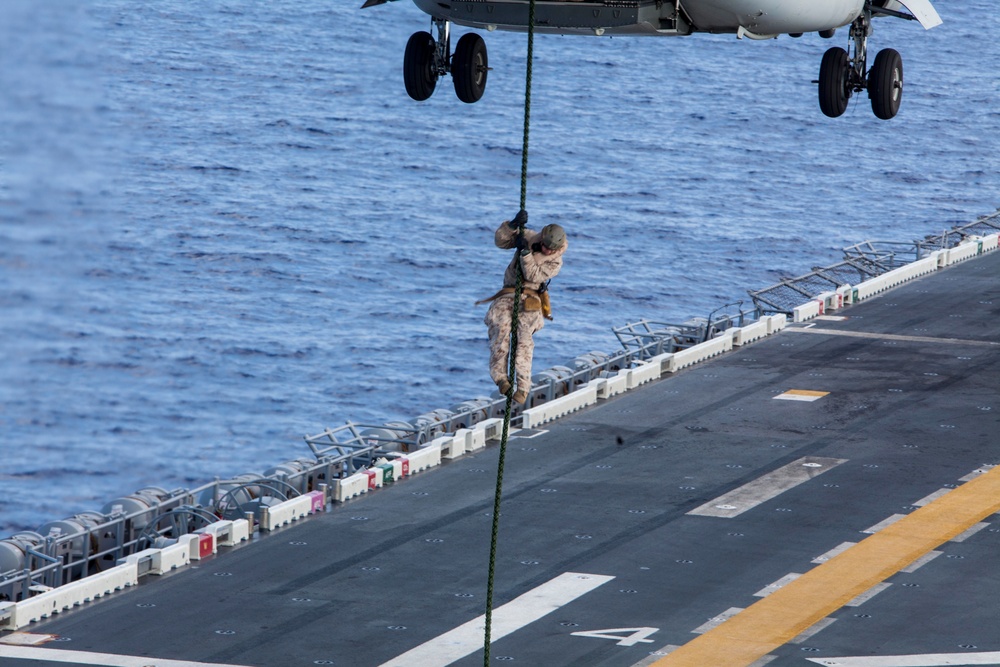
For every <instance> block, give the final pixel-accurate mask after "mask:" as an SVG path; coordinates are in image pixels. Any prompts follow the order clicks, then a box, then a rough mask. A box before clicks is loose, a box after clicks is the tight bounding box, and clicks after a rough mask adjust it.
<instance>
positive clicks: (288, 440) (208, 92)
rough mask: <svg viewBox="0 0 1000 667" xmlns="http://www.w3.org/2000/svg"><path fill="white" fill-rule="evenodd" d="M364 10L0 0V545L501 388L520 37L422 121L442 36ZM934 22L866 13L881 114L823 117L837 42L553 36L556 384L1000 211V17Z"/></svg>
mask: <svg viewBox="0 0 1000 667" xmlns="http://www.w3.org/2000/svg"><path fill="white" fill-rule="evenodd" d="M359 5H360V0H357V1H356V2H329V1H322V2H320V1H317V0H295V1H294V2H293V1H291V0H274V1H270V2H266V3H264V2H259V3H248V2H222V1H208V2H199V3H192V2H186V1H185V2H181V1H179V0H164V1H161V2H155V3H136V2H129V1H126V0H93V1H88V2H86V3H75V2H69V1H60V0H40V1H36V0H5V1H4V2H3V3H0V537H2V536H4V535H7V534H10V533H11V532H13V531H16V530H21V529H35V528H37V527H38V526H39V525H41V524H42V523H44V522H46V521H49V520H54V519H59V518H64V517H68V516H71V515H73V514H76V513H78V512H82V511H87V510H96V509H100V507H101V506H103V505H104V504H105V503H106V502H107V501H109V500H110V499H112V498H115V497H118V496H121V495H126V494H128V493H131V492H132V491H134V490H136V489H138V488H140V487H144V486H149V485H155V486H161V487H165V488H177V487H182V486H186V487H190V486H195V485H198V484H201V483H204V482H207V481H210V480H211V479H213V478H214V477H216V476H221V477H227V476H231V475H235V474H238V473H242V472H247V471H262V470H263V469H265V468H267V467H270V466H272V465H274V464H276V463H279V462H281V461H285V460H288V459H292V458H297V457H299V456H305V455H307V454H308V453H309V452H308V449H307V448H306V446H305V444H304V442H303V441H302V436H303V435H304V434H306V433H316V432H319V431H322V430H323V428H325V427H327V426H337V425H339V424H342V423H343V422H344V421H345V420H347V419H351V420H354V421H360V422H365V423H383V422H386V421H390V420H398V419H403V420H410V419H412V418H413V417H415V416H416V415H418V414H421V413H425V412H428V411H430V410H434V409H437V408H447V407H450V406H452V405H454V404H456V403H458V402H460V401H463V400H467V399H470V398H474V397H476V396H482V395H489V393H490V392H491V391H492V390H493V389H494V387H493V386H492V384H491V382H490V380H489V376H488V374H487V371H486V365H487V348H486V329H485V327H484V326H483V324H482V317H483V314H484V312H485V310H484V308H483V307H475V306H473V302H475V301H476V300H477V299H480V298H483V297H485V296H488V295H490V294H492V293H493V292H494V291H495V290H496V289H497V288H498V287H499V285H500V280H501V277H502V274H503V269H504V266H505V265H506V263H507V261H508V260H509V257H508V254H507V253H506V252H502V251H499V250H497V249H496V248H494V247H493V243H492V238H493V229H494V227H495V226H496V225H497V224H498V223H499V222H500V221H502V220H504V219H505V218H508V217H510V216H512V215H513V214H514V213H515V212H516V211H517V209H518V206H519V193H520V168H521V139H522V118H523V102H524V81H525V50H526V49H525V46H526V37H525V35H523V34H511V33H483V34H484V36H485V39H486V42H487V45H488V47H489V57H490V64H491V66H492V67H493V70H492V71H491V72H490V73H489V85H488V87H487V90H486V94H485V96H484V98H483V99H482V100H481V101H480V102H479V103H477V104H474V105H466V104H463V103H461V102H459V101H458V100H457V99H456V97H455V95H454V92H453V91H452V90H451V80H450V79H448V78H446V79H443V80H442V81H440V82H439V90H438V91H437V92H436V93H435V95H434V96H433V97H432V98H431V99H430V100H428V101H427V102H424V103H417V102H414V101H412V100H411V99H409V98H408V97H407V96H406V93H405V91H404V89H403V82H402V76H401V65H402V54H403V49H404V46H405V44H406V40H407V38H408V37H409V35H410V34H411V33H412V32H415V31H417V30H426V29H428V28H429V25H430V22H429V19H428V17H427V16H426V15H424V14H422V13H421V12H420V11H419V10H417V9H416V7H415V6H413V5H412V4H410V3H407V2H396V3H391V4H387V5H383V6H380V7H376V8H372V9H367V10H364V11H362V10H360V9H359V8H358V6H359ZM936 5H937V8H938V10H939V12H940V14H941V16H942V18H943V19H944V24H943V25H942V26H940V27H938V28H935V29H933V30H931V31H924V30H923V29H922V28H921V27H920V26H919V25H918V24H916V23H915V22H905V21H898V20H895V19H880V20H878V21H876V29H875V33H874V36H873V37H872V40H871V49H872V52H874V51H877V50H878V49H881V48H884V47H887V46H891V47H893V48H896V49H897V50H898V51H900V53H901V54H902V56H903V59H904V65H905V73H906V87H905V95H904V101H903V105H902V108H901V110H900V112H899V115H898V116H897V117H896V118H895V119H894V120H892V121H889V122H885V121H880V120H877V119H876V118H875V117H874V116H873V115H872V113H871V109H870V106H869V103H868V99H867V97H866V96H864V95H860V96H856V97H855V99H853V100H852V102H851V106H850V108H849V109H848V112H847V113H846V114H845V115H844V116H843V117H841V118H839V119H830V118H826V117H825V116H823V115H822V114H821V113H820V111H819V108H818V104H817V101H816V86H815V84H813V83H812V81H813V80H814V79H815V78H816V76H817V72H818V68H819V62H820V58H821V56H822V54H823V51H824V50H825V49H827V48H829V47H830V46H832V45H839V46H843V47H846V46H847V43H848V38H847V31H846V30H840V31H839V32H838V34H837V36H836V37H835V38H834V39H832V40H822V39H820V38H819V37H818V36H817V35H807V36H805V37H803V38H801V39H792V38H788V37H782V38H780V39H778V40H768V41H763V42H754V41H749V40H737V39H736V38H735V37H734V36H732V35H715V36H706V35H697V36H694V37H690V38H687V39H680V38H677V39H652V38H608V37H602V38H597V37H561V36H546V35H539V36H537V37H536V41H535V50H534V53H535V61H534V67H533V79H532V81H533V87H532V108H531V110H532V117H531V120H532V123H531V135H530V148H529V180H528V190H527V208H528V210H529V212H530V220H531V224H532V226H534V227H536V228H537V227H540V226H541V225H544V224H546V223H548V222H558V223H560V224H562V225H563V226H564V227H565V228H566V229H567V231H568V233H569V236H570V248H569V251H568V254H567V257H566V260H567V261H566V265H565V268H564V269H563V271H562V273H561V274H560V276H559V277H558V279H557V280H556V281H555V282H554V283H553V306H554V310H555V321H554V322H551V323H549V324H548V325H547V326H546V328H545V330H544V331H543V332H541V333H540V334H538V336H537V337H536V356H535V370H536V371H538V370H541V369H544V368H547V367H550V366H553V365H557V364H563V363H565V362H566V361H567V360H569V359H571V358H572V357H574V356H577V355H578V354H581V353H584V352H587V351H590V350H603V351H608V352H611V351H615V350H616V349H618V348H619V345H618V342H617V340H616V339H615V337H614V336H613V335H612V331H611V330H612V327H615V326H621V325H623V324H625V323H626V322H629V321H634V320H637V319H640V318H650V319H655V320H661V321H670V322H679V321H683V320H685V319H687V318H688V317H691V316H696V315H700V316H705V315H707V314H708V312H709V311H711V310H713V309H714V308H716V307H718V306H720V305H722V304H724V303H726V302H731V301H736V300H739V299H745V300H747V302H749V299H747V296H746V289H753V288H761V287H765V286H767V285H769V284H772V283H774V282H775V281H776V280H777V279H778V278H780V277H782V276H792V275H799V274H801V273H805V272H807V271H809V270H810V269H811V268H812V267H813V266H816V265H825V264H830V263H833V262H835V261H837V260H838V259H839V258H840V252H839V251H840V249H841V248H842V247H844V246H846V245H850V244H853V243H857V242H859V241H863V240H867V239H883V240H900V241H911V240H914V239H918V238H922V237H923V236H925V235H927V234H933V233H939V232H941V231H943V230H944V229H946V228H949V227H951V226H952V225H954V224H959V223H965V222H970V221H972V220H974V219H975V218H977V217H978V216H981V215H986V214H990V213H992V212H993V211H994V210H995V209H996V208H997V207H998V206H1000V169H998V167H1000V158H998V155H1000V69H998V67H997V63H998V62H1000V41H998V40H997V39H996V37H995V36H996V35H997V34H998V32H1000V15H998V14H997V12H996V8H995V6H994V4H993V3H992V2H989V1H988V0H970V1H969V2H948V1H944V0H941V1H939V2H937V3H936ZM464 32H466V29H464V28H460V27H459V28H456V29H455V34H454V35H453V40H457V37H458V35H460V34H462V33H464ZM453 43H454V41H453Z"/></svg>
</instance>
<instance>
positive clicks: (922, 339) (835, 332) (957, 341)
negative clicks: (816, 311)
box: [785, 327, 1000, 347]
mask: <svg viewBox="0 0 1000 667" xmlns="http://www.w3.org/2000/svg"><path fill="white" fill-rule="evenodd" d="M785 331H792V332H794V333H808V334H825V335H827V336H848V337H850V338H875V339H881V340H900V341H911V342H914V343H934V344H935V345H940V344H942V343H949V344H952V345H975V346H987V347H992V346H995V345H1000V343H997V342H996V341H992V340H965V339H962V338H937V337H934V336H901V335H899V334H883V333H869V332H867V331H842V330H840V329H820V328H816V327H812V328H809V329H806V328H804V327H803V328H799V327H795V328H788V329H785Z"/></svg>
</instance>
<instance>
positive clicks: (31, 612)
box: [0, 562, 139, 630]
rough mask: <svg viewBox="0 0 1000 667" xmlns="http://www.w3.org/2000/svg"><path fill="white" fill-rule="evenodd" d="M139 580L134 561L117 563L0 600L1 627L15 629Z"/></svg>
mask: <svg viewBox="0 0 1000 667" xmlns="http://www.w3.org/2000/svg"><path fill="white" fill-rule="evenodd" d="M138 583H139V570H138V566H137V563H136V562H131V563H124V564H122V565H117V566H115V567H113V568H111V569H110V570H105V571H104V572H101V573H99V574H92V575H90V576H89V577H84V578H83V579H80V580H79V581H73V582H70V583H68V584H64V585H62V586H60V587H58V588H53V589H51V590H49V591H46V592H44V593H39V594H38V595H35V596H34V597H30V598H28V599H27V600H21V601H20V602H0V619H3V620H0V630H18V629H20V628H23V627H24V626H26V625H28V624H30V623H34V622H35V621H40V620H41V619H43V618H48V617H49V616H51V615H52V614H58V613H59V612H61V611H65V610H67V609H72V608H73V607H77V606H79V605H81V604H84V603H85V602H90V601H91V600H95V599H97V598H99V597H103V596H105V595H108V594H110V593H114V592H115V591H120V590H122V589H123V588H127V587H129V586H135V585H136V584H138Z"/></svg>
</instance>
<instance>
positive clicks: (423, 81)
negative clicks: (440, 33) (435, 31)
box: [403, 32, 437, 102]
mask: <svg viewBox="0 0 1000 667" xmlns="http://www.w3.org/2000/svg"><path fill="white" fill-rule="evenodd" d="M434 49H435V44H434V37H432V36H431V34H430V33H429V32H415V33H413V34H412V35H410V41H408V42H407V43H406V52H405V53H404V54H403V83H404V84H406V93H407V94H408V95H409V96H410V97H412V98H413V99H415V100H416V101H418V102H423V101H424V100H426V99H427V98H429V97H430V96H431V95H432V94H433V93H434V87H435V86H436V85H437V72H435V71H434Z"/></svg>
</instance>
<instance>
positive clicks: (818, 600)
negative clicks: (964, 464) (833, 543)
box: [651, 466, 1000, 667]
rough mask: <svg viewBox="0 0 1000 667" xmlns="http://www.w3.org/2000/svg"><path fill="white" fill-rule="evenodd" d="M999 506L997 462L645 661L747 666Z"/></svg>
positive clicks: (671, 666) (680, 666)
mask: <svg viewBox="0 0 1000 667" xmlns="http://www.w3.org/2000/svg"><path fill="white" fill-rule="evenodd" d="M998 511H1000V466H997V467H995V468H993V469H992V470H990V471H989V472H987V473H985V474H983V475H981V476H980V477H977V478H975V479H973V480H972V481H969V482H966V483H965V484H963V485H962V486H960V487H958V488H957V489H954V490H952V491H951V492H950V493H947V494H945V495H944V496H941V497H940V498H938V499H936V500H934V501H933V502H931V503H929V504H927V505H925V506H923V507H921V508H919V509H917V510H915V511H914V512H913V513H912V514H909V515H907V516H906V517H904V518H903V519H900V520H899V521H897V522H896V523H894V524H892V525H890V526H887V527H886V528H884V529H883V530H881V531H879V532H877V533H875V534H874V535H872V536H871V537H868V538H866V539H864V540H862V541H861V542H858V543H857V544H856V545H854V546H853V547H851V548H850V549H848V550H846V551H844V552H842V553H840V554H838V555H836V556H834V557H833V558H831V559H830V560H828V561H827V562H825V563H823V564H822V565H818V566H817V567H815V568H813V569H812V570H810V571H809V572H807V573H806V574H804V575H802V576H801V577H799V578H798V579H796V580H795V581H793V582H791V583H790V584H788V585H787V586H785V587H784V588H781V589H779V590H777V591H775V592H774V593H772V594H771V595H769V596H768V597H766V598H764V599H763V600H761V601H759V602H757V603H755V604H753V605H751V606H749V607H747V608H746V609H744V610H743V611H742V612H741V613H739V614H737V615H736V616H733V617H732V618H730V619H729V620H728V621H726V622H725V623H723V624H721V625H719V626H718V627H716V628H714V629H712V630H709V631H708V632H706V633H705V634H703V635H701V636H699V637H697V638H695V639H692V640H691V641H690V642H688V643H687V644H685V645H684V646H682V647H680V648H679V649H677V650H676V651H674V652H673V653H671V654H670V655H668V656H666V657H664V658H662V659H660V660H658V661H656V662H654V663H653V665H652V666H651V667H706V665H711V666H712V667H747V666H748V665H750V664H751V663H753V662H754V661H755V660H758V659H759V658H761V657H763V656H765V655H767V654H768V653H770V652H771V651H773V650H774V649H776V648H778V647H780V646H782V645H784V644H786V643H788V642H789V641H791V640H792V639H794V638H795V637H796V636H798V635H799V634H801V633H802V632H804V631H805V630H806V629H808V628H809V627H810V626H812V625H813V624H815V623H817V622H819V621H821V620H822V619H824V618H826V617H827V616H829V615H830V614H832V613H833V612H835V611H836V610H837V609H839V608H840V607H842V606H844V605H845V604H847V603H848V602H850V601H851V600H853V599H854V598H855V597H857V596H858V595H860V594H861V593H864V592H865V591H867V590H868V589H869V588H871V587H872V586H874V585H875V584H878V583H879V582H881V581H883V580H885V579H887V578H889V577H891V576H892V575H894V574H895V573H896V572H898V571H900V570H901V569H903V568H904V567H906V566H907V565H909V564H910V563H912V562H913V561H915V560H917V559H918V558H920V557H921V556H923V555H924V554H926V553H927V552H929V551H931V550H932V549H934V548H935V547H937V546H939V545H941V544H943V543H944V542H947V541H948V540H950V539H951V538H953V537H955V536H956V535H960V534H961V533H962V532H964V531H965V530H967V529H968V528H969V527H970V526H973V525H975V524H976V523H978V522H980V521H982V520H983V519H984V518H986V517H988V516H990V515H991V514H995V513H996V512H998Z"/></svg>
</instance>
